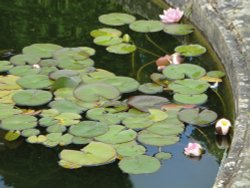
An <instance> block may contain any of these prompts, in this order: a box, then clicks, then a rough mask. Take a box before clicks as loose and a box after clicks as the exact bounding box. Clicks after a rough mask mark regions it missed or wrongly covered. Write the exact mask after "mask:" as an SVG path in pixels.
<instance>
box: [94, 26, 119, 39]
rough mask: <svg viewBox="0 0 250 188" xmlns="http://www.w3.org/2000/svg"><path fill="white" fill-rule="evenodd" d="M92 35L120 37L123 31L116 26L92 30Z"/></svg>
mask: <svg viewBox="0 0 250 188" xmlns="http://www.w3.org/2000/svg"><path fill="white" fill-rule="evenodd" d="M90 35H91V36H92V37H94V38H96V37H100V36H110V37H120V36H121V35H122V32H121V31H119V30H118V29H114V28H100V29H95V30H93V31H91V32H90Z"/></svg>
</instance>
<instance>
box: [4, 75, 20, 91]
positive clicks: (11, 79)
mask: <svg viewBox="0 0 250 188" xmlns="http://www.w3.org/2000/svg"><path fill="white" fill-rule="evenodd" d="M18 79H19V77H17V76H14V75H7V76H0V90H18V89H21V87H20V86H19V85H18V84H17V83H16V81H17V80H18Z"/></svg>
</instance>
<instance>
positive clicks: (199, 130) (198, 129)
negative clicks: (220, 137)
mask: <svg viewBox="0 0 250 188" xmlns="http://www.w3.org/2000/svg"><path fill="white" fill-rule="evenodd" d="M196 130H197V131H198V132H200V133H201V134H202V135H203V136H204V137H205V139H206V140H207V142H208V144H211V142H210V140H209V138H208V137H207V135H206V134H205V133H204V132H203V131H202V130H201V129H200V128H198V127H196Z"/></svg>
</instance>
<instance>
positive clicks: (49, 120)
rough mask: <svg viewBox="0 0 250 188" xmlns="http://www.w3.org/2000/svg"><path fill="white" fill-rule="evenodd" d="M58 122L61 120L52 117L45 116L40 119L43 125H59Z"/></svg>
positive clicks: (40, 123)
mask: <svg viewBox="0 0 250 188" xmlns="http://www.w3.org/2000/svg"><path fill="white" fill-rule="evenodd" d="M58 124H59V121H58V120H56V119H54V118H52V117H43V118H41V119H39V125H40V126H42V127H49V126H53V125H58ZM60 126H61V125H60Z"/></svg>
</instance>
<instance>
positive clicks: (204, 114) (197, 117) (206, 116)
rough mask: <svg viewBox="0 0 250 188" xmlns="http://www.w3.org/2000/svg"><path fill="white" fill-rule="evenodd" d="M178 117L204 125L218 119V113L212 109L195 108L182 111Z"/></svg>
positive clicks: (186, 121)
mask: <svg viewBox="0 0 250 188" xmlns="http://www.w3.org/2000/svg"><path fill="white" fill-rule="evenodd" d="M178 117H179V119H180V120H181V121H183V122H185V123H188V124H192V125H197V126H200V127H204V126H208V125H209V124H211V123H213V122H214V121H215V120H216V119H217V114H216V113H215V112H214V111H211V110H207V109H205V110H202V109H199V108H195V109H185V110H182V111H180V112H179V114H178Z"/></svg>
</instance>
